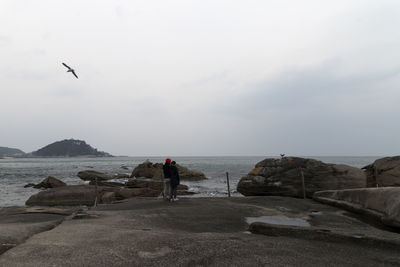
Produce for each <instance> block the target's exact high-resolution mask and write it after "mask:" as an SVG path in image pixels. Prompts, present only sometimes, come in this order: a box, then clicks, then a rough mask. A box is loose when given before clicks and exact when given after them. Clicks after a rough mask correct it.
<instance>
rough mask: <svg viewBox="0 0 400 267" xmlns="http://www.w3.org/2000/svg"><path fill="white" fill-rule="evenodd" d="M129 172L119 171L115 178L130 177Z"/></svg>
mask: <svg viewBox="0 0 400 267" xmlns="http://www.w3.org/2000/svg"><path fill="white" fill-rule="evenodd" d="M129 177H130V176H129V174H126V173H117V174H115V175H114V179H124V178H129Z"/></svg>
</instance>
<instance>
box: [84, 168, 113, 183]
mask: <svg viewBox="0 0 400 267" xmlns="http://www.w3.org/2000/svg"><path fill="white" fill-rule="evenodd" d="M77 176H78V177H79V178H81V179H82V180H84V181H92V180H95V179H96V178H97V180H98V181H101V180H111V179H113V178H114V176H113V175H111V174H107V173H102V172H98V171H92V170H86V171H80V172H78V174H77Z"/></svg>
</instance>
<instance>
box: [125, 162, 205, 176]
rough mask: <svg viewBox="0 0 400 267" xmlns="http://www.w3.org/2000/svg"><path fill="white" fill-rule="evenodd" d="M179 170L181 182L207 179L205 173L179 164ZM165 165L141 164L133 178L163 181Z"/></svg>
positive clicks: (133, 173)
mask: <svg viewBox="0 0 400 267" xmlns="http://www.w3.org/2000/svg"><path fill="white" fill-rule="evenodd" d="M176 166H177V167H178V170H179V177H180V179H181V180H188V181H198V180H204V179H207V178H206V176H205V175H204V173H202V172H200V171H193V170H189V169H188V168H186V167H183V166H181V165H179V164H177V165H176ZM162 167H163V164H162V163H154V164H153V163H152V162H150V161H145V162H143V163H142V164H139V165H138V166H137V167H136V168H135V169H134V170H133V171H132V174H131V178H133V177H145V178H152V179H163V178H164V174H163V168H162Z"/></svg>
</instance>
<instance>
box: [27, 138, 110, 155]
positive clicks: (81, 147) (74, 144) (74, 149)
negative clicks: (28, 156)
mask: <svg viewBox="0 0 400 267" xmlns="http://www.w3.org/2000/svg"><path fill="white" fill-rule="evenodd" d="M32 156H34V157H78V156H95V157H111V155H110V154H109V153H106V152H103V151H98V150H97V149H96V148H93V147H91V146H90V145H88V144H86V142H85V141H82V140H75V139H66V140H62V141H58V142H55V143H52V144H50V145H47V146H45V147H43V148H41V149H39V150H37V151H34V152H32Z"/></svg>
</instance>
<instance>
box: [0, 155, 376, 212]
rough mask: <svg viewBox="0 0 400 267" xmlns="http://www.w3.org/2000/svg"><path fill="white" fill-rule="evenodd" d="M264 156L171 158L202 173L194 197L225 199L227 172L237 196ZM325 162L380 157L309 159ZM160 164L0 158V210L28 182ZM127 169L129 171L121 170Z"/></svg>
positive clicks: (359, 163)
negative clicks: (245, 177)
mask: <svg viewBox="0 0 400 267" xmlns="http://www.w3.org/2000/svg"><path fill="white" fill-rule="evenodd" d="M265 158H267V157H263V156H257V157H174V158H173V160H175V161H176V162H177V163H178V164H180V165H183V166H185V167H187V168H189V169H191V170H198V171H201V172H203V173H204V174H205V175H206V177H207V178H209V179H207V180H204V181H198V182H187V181H182V183H183V184H186V185H188V186H189V188H190V190H191V191H194V192H196V193H198V194H195V195H194V196H193V197H204V196H208V197H210V196H211V197H221V196H227V193H228V190H227V184H226V172H229V178H230V188H231V192H232V193H233V195H236V196H239V195H240V194H239V193H237V192H236V186H237V183H238V182H239V180H240V178H241V177H243V176H244V175H246V174H247V173H248V172H249V171H250V170H252V169H253V168H254V165H255V164H256V163H257V162H259V161H261V160H263V159H265ZM309 158H314V159H318V160H321V161H323V162H326V163H336V164H346V165H350V166H354V167H363V166H365V165H368V164H370V163H372V162H374V161H375V160H376V159H377V158H379V157H372V156H371V157H309ZM147 159H148V160H150V161H151V162H153V163H156V162H163V161H164V158H161V157H113V158H25V159H0V208H1V207H7V206H23V205H25V201H26V200H27V199H28V198H29V197H30V196H31V195H33V194H35V193H37V192H38V189H34V188H32V187H29V188H24V185H26V184H28V183H34V184H37V183H40V182H41V181H42V180H43V179H45V178H46V177H47V176H54V177H56V178H58V179H60V180H62V181H64V182H65V183H67V184H69V185H73V184H83V183H85V182H84V181H82V180H81V179H79V177H77V176H76V174H77V173H78V172H79V171H83V170H96V171H100V172H106V173H112V174H116V173H128V174H130V173H131V172H132V170H133V169H134V168H135V167H136V166H137V165H139V164H140V163H142V162H144V161H145V160H147ZM122 166H126V167H128V170H126V169H123V168H121V167H122Z"/></svg>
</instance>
